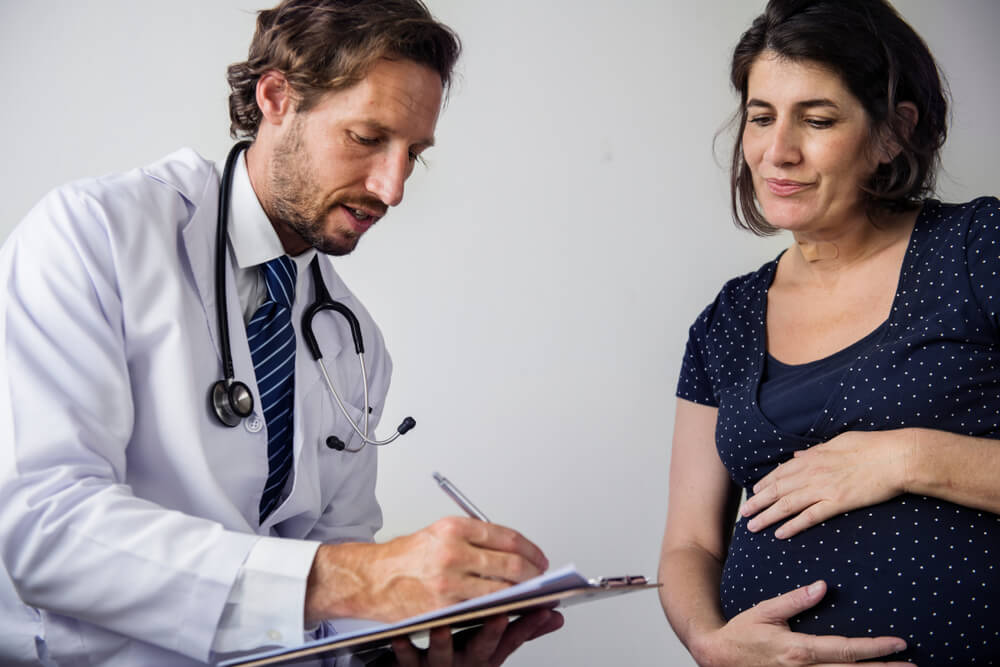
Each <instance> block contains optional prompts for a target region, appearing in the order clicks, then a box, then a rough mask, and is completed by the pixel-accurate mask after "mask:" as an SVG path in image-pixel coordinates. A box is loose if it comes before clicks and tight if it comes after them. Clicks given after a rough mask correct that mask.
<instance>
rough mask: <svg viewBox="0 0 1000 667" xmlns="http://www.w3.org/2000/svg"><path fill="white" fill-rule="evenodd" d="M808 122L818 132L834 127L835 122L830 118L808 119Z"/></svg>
mask: <svg viewBox="0 0 1000 667" xmlns="http://www.w3.org/2000/svg"><path fill="white" fill-rule="evenodd" d="M806 122H807V123H809V124H810V125H811V126H813V127H815V128H816V129H818V130H825V129H827V128H828V127H833V121H832V120H830V119H829V118H807V119H806Z"/></svg>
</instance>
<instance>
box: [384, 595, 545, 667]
mask: <svg viewBox="0 0 1000 667" xmlns="http://www.w3.org/2000/svg"><path fill="white" fill-rule="evenodd" d="M562 624H563V617H562V614H560V613H559V612H557V611H554V610H550V609H541V610H538V611H534V612H532V613H530V614H527V615H525V616H522V617H521V618H519V619H517V620H516V621H514V622H513V623H509V622H508V620H507V616H506V615H504V616H494V617H492V618H490V619H488V620H487V621H486V623H484V624H483V626H482V627H480V628H476V629H474V630H465V631H463V632H461V633H459V634H457V635H454V636H452V634H451V631H450V630H449V629H448V628H436V629H434V630H433V631H432V632H431V634H430V645H429V646H428V647H427V649H426V650H419V649H417V648H416V647H414V646H413V644H411V643H410V641H409V639H407V638H405V637H403V638H396V639H393V640H392V650H393V654H394V656H393V658H392V660H390V661H389V662H387V663H384V664H386V665H391V666H393V667H496V666H497V665H500V664H502V663H503V661H504V660H506V659H507V657H508V656H509V655H510V654H511V653H513V652H514V651H515V650H517V649H518V647H520V646H521V644H523V643H524V642H526V641H531V640H532V639H535V638H537V637H541V636H542V635H545V634H548V633H550V632H553V631H555V630H558V629H559V628H561V627H562ZM378 664H379V666H380V667H381V665H382V664H383V663H382V662H379V663H378Z"/></svg>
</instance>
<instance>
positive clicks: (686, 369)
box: [677, 304, 719, 407]
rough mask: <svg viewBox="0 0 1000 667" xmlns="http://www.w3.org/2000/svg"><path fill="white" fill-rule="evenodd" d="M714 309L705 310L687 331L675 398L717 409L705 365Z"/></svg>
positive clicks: (716, 400)
mask: <svg viewBox="0 0 1000 667" xmlns="http://www.w3.org/2000/svg"><path fill="white" fill-rule="evenodd" d="M714 308H715V304H712V305H710V306H708V307H707V308H705V310H703V311H702V313H701V315H699V316H698V319H697V320H695V322H694V324H692V325H691V328H690V329H689V330H688V341H687V347H686V349H685V350H684V361H683V362H682V363H681V373H680V379H679V380H678V381H677V397H678V398H683V399H684V400H687V401H692V402H694V403H701V404H702V405H709V406H712V407H718V405H719V401H718V399H717V398H716V396H715V392H714V391H713V387H712V380H711V377H710V376H709V372H708V367H707V366H706V364H705V345H706V343H707V341H708V326H709V322H710V321H711V314H712V311H713V310H714Z"/></svg>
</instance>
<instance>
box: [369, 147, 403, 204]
mask: <svg viewBox="0 0 1000 667" xmlns="http://www.w3.org/2000/svg"><path fill="white" fill-rule="evenodd" d="M412 170H413V164H412V163H411V161H410V154H409V152H408V151H406V152H403V153H402V155H397V154H396V153H392V154H387V155H384V156H382V157H381V159H380V160H379V161H378V163H377V164H376V165H375V166H374V167H373V168H372V170H371V171H370V172H369V173H368V179H367V180H366V181H365V187H366V188H367V189H368V191H369V192H371V193H372V194H374V195H375V196H376V197H378V198H379V199H380V200H381V201H382V203H383V204H385V205H386V206H396V205H397V204H399V202H401V201H403V186H404V184H405V183H406V179H407V178H409V176H410V172H411V171H412Z"/></svg>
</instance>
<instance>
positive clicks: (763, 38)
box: [730, 0, 948, 236]
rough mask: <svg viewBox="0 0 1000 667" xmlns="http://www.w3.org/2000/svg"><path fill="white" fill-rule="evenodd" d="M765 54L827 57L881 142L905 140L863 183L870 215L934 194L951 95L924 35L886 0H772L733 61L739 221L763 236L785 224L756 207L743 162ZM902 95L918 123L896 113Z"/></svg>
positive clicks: (733, 179) (823, 61)
mask: <svg viewBox="0 0 1000 667" xmlns="http://www.w3.org/2000/svg"><path fill="white" fill-rule="evenodd" d="M764 51H771V52H773V53H776V54H777V55H778V57H780V58H784V59H787V60H790V61H792V62H813V63H818V64H820V65H822V66H824V67H826V68H827V69H829V70H830V71H831V72H833V73H834V74H836V75H838V76H839V77H840V80H841V81H842V82H843V83H844V85H845V86H846V87H847V89H848V90H849V91H851V94H853V95H854V97H856V98H857V99H858V101H860V102H861V105H862V106H863V107H864V108H865V112H866V113H867V114H868V122H869V132H870V137H871V143H872V145H873V146H874V145H878V144H882V145H891V146H897V147H899V153H898V154H897V155H896V157H895V158H894V159H893V160H892V161H891V162H888V163H886V164H881V165H879V167H878V169H877V170H876V171H875V173H874V174H872V176H871V178H870V179H869V180H868V183H865V184H864V185H863V186H862V188H861V189H862V192H863V193H864V196H865V197H866V204H867V209H868V214H869V217H871V216H872V215H873V214H874V213H875V212H877V211H879V210H887V211H901V210H906V209H912V208H914V207H916V206H918V205H919V204H920V203H921V202H922V201H923V199H924V198H925V197H927V196H928V195H929V194H931V193H932V192H933V190H934V180H935V172H936V170H937V165H938V161H939V151H940V149H941V146H942V144H944V140H945V137H946V135H947V131H948V128H947V116H948V101H947V93H946V91H945V87H944V85H943V84H942V81H941V76H940V74H939V71H938V66H937V63H936V62H935V60H934V56H932V55H931V52H930V49H928V48H927V44H925V43H924V40H923V39H921V38H920V35H918V34H917V33H916V31H914V30H913V28H912V27H910V25H909V24H908V23H906V21H904V20H903V19H902V17H900V15H899V14H898V13H897V12H896V10H895V9H893V7H892V6H891V5H890V4H889V3H888V2H886V1H885V0H770V2H768V3H767V8H766V9H765V10H764V13H763V14H761V15H760V16H758V17H757V18H756V20H754V22H753V24H752V25H751V26H750V28H749V29H748V30H747V31H746V32H745V33H743V36H742V37H741V38H740V41H739V43H738V44H737V46H736V49H735V50H734V51H733V59H732V64H731V68H730V83H732V85H733V88H735V89H736V92H738V93H739V94H740V103H741V105H740V109H739V110H738V111H737V118H738V119H739V133H738V134H737V136H736V142H735V145H734V146H733V154H732V163H731V170H730V193H731V205H732V210H733V217H734V219H735V221H736V224H737V225H739V226H740V227H744V228H746V229H749V230H750V231H752V232H754V233H755V234H758V235H761V236H766V235H768V234H773V233H775V232H777V231H778V230H777V229H776V228H775V227H773V226H772V225H770V224H769V223H768V222H767V220H765V219H764V216H763V215H762V214H761V212H760V209H759V208H758V207H757V200H756V197H755V196H754V189H753V180H752V176H751V174H750V167H749V166H748V165H747V163H746V160H744V159H743V131H744V129H745V128H746V123H747V108H746V105H747V83H748V81H749V78H750V69H751V68H752V67H753V64H754V62H756V60H757V58H758V57H760V55H761V54H762V53H763V52H764ZM900 102H911V103H913V105H914V106H916V108H917V114H918V116H917V123H916V126H913V127H912V128H911V125H910V123H909V121H908V119H907V118H906V117H905V116H904V115H902V114H900V113H898V112H897V110H896V109H897V105H898V104H899V103H900ZM858 159H861V158H860V156H859V158H858Z"/></svg>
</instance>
